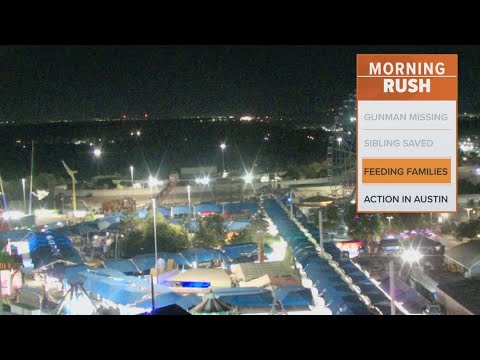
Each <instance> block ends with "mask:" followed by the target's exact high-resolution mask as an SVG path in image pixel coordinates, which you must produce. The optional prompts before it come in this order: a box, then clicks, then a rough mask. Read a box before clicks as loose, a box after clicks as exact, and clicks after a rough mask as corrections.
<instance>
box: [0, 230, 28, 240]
mask: <svg viewBox="0 0 480 360" xmlns="http://www.w3.org/2000/svg"><path fill="white" fill-rule="evenodd" d="M30 234H31V235H30ZM27 235H28V236H33V233H32V232H31V231H28V230H19V231H0V241H3V242H7V241H8V240H10V241H20V240H22V239H23V238H25V237H26V236H27ZM25 240H27V239H25Z"/></svg>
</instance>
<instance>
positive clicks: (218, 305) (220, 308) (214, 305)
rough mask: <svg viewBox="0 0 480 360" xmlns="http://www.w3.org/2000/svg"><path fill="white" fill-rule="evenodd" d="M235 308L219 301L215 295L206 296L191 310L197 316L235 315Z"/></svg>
mask: <svg viewBox="0 0 480 360" xmlns="http://www.w3.org/2000/svg"><path fill="white" fill-rule="evenodd" d="M235 310H236V309H235V307H233V306H232V305H229V304H226V303H224V302H222V301H220V300H218V299H217V298H216V297H215V295H213V293H209V294H206V295H205V296H204V298H203V301H202V302H201V303H200V304H198V305H197V306H195V307H194V308H193V309H191V310H190V312H191V313H193V314H195V315H233V314H234V313H235V312H236V311H235Z"/></svg>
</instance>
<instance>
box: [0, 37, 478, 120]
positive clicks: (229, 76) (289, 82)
mask: <svg viewBox="0 0 480 360" xmlns="http://www.w3.org/2000/svg"><path fill="white" fill-rule="evenodd" d="M382 52H385V53H402V52H405V53H408V52H416V53H430V52H436V53H458V54H459V73H460V76H459V95H460V98H459V111H462V112H463V111H479V110H480V101H479V100H478V98H479V97H478V96H477V94H478V93H479V91H480V47H479V46H439V45H435V46H426V45H423V46H401V45H395V46H393V45H392V46H372V45H370V46H345V45H342V46H325V45H323V46H312V45H309V46H278V45H276V46H240V45H235V46H212V45H210V46H183V45H182V46H153V45H151V46H145V45H142V46H52V45H48V46H41V45H36V46H2V47H0V118H3V119H8V120H15V121H33V122H39V121H48V120H58V119H63V118H65V119H85V118H91V117H95V116H99V117H119V116H120V115H121V114H123V113H127V114H129V115H140V114H141V113H143V112H145V111H146V112H149V113H150V114H152V115H154V116H158V117H170V118H172V117H184V116H197V115H241V114H247V113H249V114H254V115H260V114H263V115H268V114H271V115H275V114H295V115H302V114H310V115H311V114H315V113H318V112H320V111H323V110H325V109H326V108H328V107H332V106H335V105H338V101H340V100H341V99H343V98H344V97H345V96H346V95H347V94H348V93H350V92H351V91H352V90H353V89H354V88H355V54H356V53H382Z"/></svg>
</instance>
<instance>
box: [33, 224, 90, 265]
mask: <svg viewBox="0 0 480 360" xmlns="http://www.w3.org/2000/svg"><path fill="white" fill-rule="evenodd" d="M28 247H29V249H30V256H31V258H32V262H33V264H34V268H35V269H37V268H39V267H42V266H44V265H48V264H50V263H52V262H54V261H57V260H65V261H69V262H72V263H78V264H80V263H82V262H83V261H82V259H81V258H80V255H79V254H78V252H77V250H76V249H75V248H74V247H73V244H72V242H71V241H70V239H69V238H68V237H67V236H65V235H63V234H62V233H54V232H50V231H47V232H45V233H35V234H34V235H33V236H29V238H28Z"/></svg>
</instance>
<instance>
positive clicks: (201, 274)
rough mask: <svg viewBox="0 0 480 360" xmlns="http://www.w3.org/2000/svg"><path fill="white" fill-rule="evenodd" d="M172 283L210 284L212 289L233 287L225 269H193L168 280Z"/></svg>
mask: <svg viewBox="0 0 480 360" xmlns="http://www.w3.org/2000/svg"><path fill="white" fill-rule="evenodd" d="M168 281H172V282H209V283H210V286H212V287H231V286H232V280H231V279H230V276H229V275H228V274H227V273H226V272H225V270H223V269H203V268H199V269H191V270H187V271H185V272H183V273H181V274H176V275H174V276H172V277H171V278H169V279H168Z"/></svg>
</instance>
